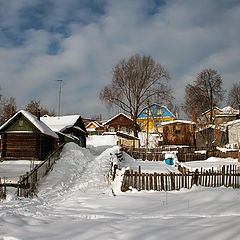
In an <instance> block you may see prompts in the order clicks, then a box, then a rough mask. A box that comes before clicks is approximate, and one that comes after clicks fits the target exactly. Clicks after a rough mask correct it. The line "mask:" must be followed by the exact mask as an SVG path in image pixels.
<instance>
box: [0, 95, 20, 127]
mask: <svg viewBox="0 0 240 240" xmlns="http://www.w3.org/2000/svg"><path fill="white" fill-rule="evenodd" d="M0 108H1V109H0V111H1V116H0V122H1V124H2V123H4V122H5V121H7V120H8V119H9V118H11V117H12V116H13V115H14V114H15V113H16V112H17V105H16V101H15V98H14V97H10V98H5V97H2V98H1V107H0Z"/></svg>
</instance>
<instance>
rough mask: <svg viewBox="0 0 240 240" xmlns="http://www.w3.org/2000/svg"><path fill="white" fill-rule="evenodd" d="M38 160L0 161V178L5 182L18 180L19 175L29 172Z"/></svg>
mask: <svg viewBox="0 0 240 240" xmlns="http://www.w3.org/2000/svg"><path fill="white" fill-rule="evenodd" d="M38 163H39V161H29V160H16V161H3V162H0V178H2V179H3V178H4V177H5V181H6V182H14V183H16V182H18V180H19V176H20V175H24V174H25V173H26V172H30V171H31V169H33V168H34V166H36V165H37V164H38Z"/></svg>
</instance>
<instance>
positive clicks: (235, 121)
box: [226, 119, 240, 126]
mask: <svg viewBox="0 0 240 240" xmlns="http://www.w3.org/2000/svg"><path fill="white" fill-rule="evenodd" d="M238 123H240V119H237V120H234V121H231V122H227V123H226V125H227V126H231V125H234V124H238Z"/></svg>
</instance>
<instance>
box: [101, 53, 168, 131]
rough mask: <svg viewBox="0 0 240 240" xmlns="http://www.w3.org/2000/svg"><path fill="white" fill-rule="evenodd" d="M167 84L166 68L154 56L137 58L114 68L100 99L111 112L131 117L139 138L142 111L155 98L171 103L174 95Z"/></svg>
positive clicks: (124, 61) (119, 63)
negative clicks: (140, 112) (110, 79)
mask: <svg viewBox="0 0 240 240" xmlns="http://www.w3.org/2000/svg"><path fill="white" fill-rule="evenodd" d="M168 80H170V76H169V73H168V71H167V70H166V68H165V67H163V66H162V65H161V64H159V63H156V62H155V60H154V59H153V58H152V57H151V56H140V55H139V54H136V55H134V56H132V57H130V58H129V59H128V60H125V59H122V60H120V61H119V62H118V63H117V64H116V65H115V66H114V67H113V77H112V82H111V84H110V85H108V86H105V87H104V88H103V89H102V90H101V92H100V95H99V98H100V99H101V101H102V102H105V103H106V104H107V105H108V107H109V108H112V107H113V106H117V107H119V108H120V109H122V110H123V111H124V112H125V113H127V114H129V115H130V116H131V118H132V119H133V121H134V135H135V136H137V117H138V114H139V111H140V108H142V107H143V106H144V105H146V104H147V102H148V101H152V100H155V99H156V98H161V99H163V100H164V99H168V95H169V94H171V92H170V88H169V87H168V85H167V84H168Z"/></svg>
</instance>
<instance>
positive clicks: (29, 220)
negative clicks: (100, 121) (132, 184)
mask: <svg viewBox="0 0 240 240" xmlns="http://www.w3.org/2000/svg"><path fill="white" fill-rule="evenodd" d="M104 139H105V138H104ZM101 142H102V145H101ZM90 144H91V145H90ZM114 145H115V139H113V138H112V139H111V138H109V139H105V142H104V141H103V139H101V138H94V139H92V141H89V145H88V149H83V148H80V147H79V146H77V145H75V144H73V143H69V144H67V145H66V146H65V147H64V150H63V152H62V154H61V158H60V160H59V161H57V163H56V164H55V165H54V168H53V170H52V171H51V172H50V174H49V175H47V176H46V177H45V178H43V179H42V180H41V182H40V183H39V186H38V192H37V196H34V197H33V198H21V199H15V198H13V197H8V199H7V200H6V201H4V202H2V203H0V239H3V240H16V239H24V240H25V239H26V240H28V239H29V240H30V239H50V240H53V239H54V240H55V239H56V240H61V239H64V240H65V239H100V240H101V239H104V240H105V239H116V240H121V239H122V240H123V239H124V240H125V239H140V240H145V239H179V240H182V239H184V240H185V239H196V240H198V239H199V240H200V239H203V238H205V239H231V240H232V239H233V240H235V239H239V238H240V231H239V222H240V205H239V202H240V191H239V189H226V188H215V189H213V188H201V187H195V188H193V189H191V190H185V189H182V190H181V191H173V192H166V193H165V192H145V191H142V192H126V193H120V192H119V193H118V195H117V196H116V197H114V196H113V195H112V192H111V189H110V187H109V185H108V184H107V182H106V177H105V175H106V174H107V173H108V171H109V168H110V163H111V160H112V156H114V154H115V153H116V152H117V151H118V150H119V149H118V147H117V146H114ZM110 153H111V154H112V155H110ZM127 162H128V163H129V164H130V162H131V159H130V157H129V158H128V159H127V160H126V162H125V164H126V165H128V163H127ZM139 163H140V161H138V160H136V161H135V163H134V161H133V162H132V167H136V166H137V164H139ZM161 167H163V166H161ZM148 170H149V169H148Z"/></svg>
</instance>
